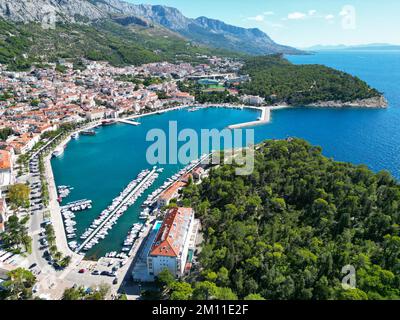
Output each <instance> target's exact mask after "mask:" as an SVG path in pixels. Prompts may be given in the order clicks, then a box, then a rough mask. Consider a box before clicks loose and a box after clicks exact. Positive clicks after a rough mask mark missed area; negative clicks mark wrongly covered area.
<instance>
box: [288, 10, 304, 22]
mask: <svg viewBox="0 0 400 320" xmlns="http://www.w3.org/2000/svg"><path fill="white" fill-rule="evenodd" d="M305 17H306V14H305V13H302V12H292V13H289V14H288V19H289V20H301V19H304V18H305Z"/></svg>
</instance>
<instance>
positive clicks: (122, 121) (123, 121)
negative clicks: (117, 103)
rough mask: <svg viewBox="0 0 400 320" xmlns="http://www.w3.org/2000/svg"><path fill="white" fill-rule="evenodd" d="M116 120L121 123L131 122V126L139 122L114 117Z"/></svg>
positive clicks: (137, 124)
mask: <svg viewBox="0 0 400 320" xmlns="http://www.w3.org/2000/svg"><path fill="white" fill-rule="evenodd" d="M116 121H117V122H121V123H126V124H131V125H133V126H139V125H140V122H136V121H132V120H129V119H116Z"/></svg>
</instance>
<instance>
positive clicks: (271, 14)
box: [263, 11, 275, 16]
mask: <svg viewBox="0 0 400 320" xmlns="http://www.w3.org/2000/svg"><path fill="white" fill-rule="evenodd" d="M263 14H264V16H273V15H274V14H275V12H273V11H265V12H264V13H263Z"/></svg>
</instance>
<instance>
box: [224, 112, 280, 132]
mask: <svg viewBox="0 0 400 320" xmlns="http://www.w3.org/2000/svg"><path fill="white" fill-rule="evenodd" d="M284 108H287V106H277V107H260V108H257V109H258V110H260V111H261V116H260V118H259V119H258V120H256V121H250V122H244V123H239V124H233V125H230V126H229V127H228V129H231V130H233V129H241V128H247V127H255V126H260V125H263V124H267V123H269V122H270V121H271V111H272V110H279V109H284Z"/></svg>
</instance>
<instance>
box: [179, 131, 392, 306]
mask: <svg viewBox="0 0 400 320" xmlns="http://www.w3.org/2000/svg"><path fill="white" fill-rule="evenodd" d="M185 198H186V200H185V202H186V203H185V205H189V204H191V205H193V206H194V208H195V210H196V213H197V216H198V217H200V219H201V221H202V224H203V230H204V238H205V243H204V245H203V248H202V251H201V254H200V258H199V260H200V264H201V266H202V268H204V270H203V272H202V273H201V276H199V277H198V278H196V279H195V281H196V282H197V283H198V282H199V281H200V283H202V282H201V281H204V280H207V281H211V282H213V283H215V284H216V285H217V287H229V288H230V289H232V291H233V292H234V293H236V294H237V296H238V297H239V298H244V297H246V296H247V297H258V298H261V297H263V298H265V299H399V298H400V237H399V230H400V228H399V222H400V208H399V205H400V186H399V184H398V183H397V182H396V181H395V180H394V178H392V177H391V176H390V175H389V174H388V173H386V172H380V173H378V174H374V173H373V172H371V171H370V170H368V169H367V168H366V167H364V166H354V165H352V164H347V163H340V162H335V161H333V160H330V159H327V158H325V157H324V156H322V155H321V149H320V148H318V147H313V146H311V145H309V144H308V143H306V142H305V141H303V140H296V139H295V140H292V141H268V142H265V143H264V144H263V145H262V146H261V148H260V150H259V151H257V152H256V164H255V170H254V173H253V174H252V175H250V176H246V177H242V176H236V175H235V171H234V166H232V165H224V166H222V167H220V168H218V169H216V170H213V171H212V172H211V175H210V178H208V179H206V180H205V181H204V182H203V183H202V184H201V185H200V186H195V185H192V186H190V187H188V188H187V189H186V190H185ZM346 265H352V266H354V267H355V269H356V275H357V289H354V290H349V291H345V290H343V289H342V286H341V279H342V278H343V277H344V274H342V273H341V270H342V268H343V267H344V266H346ZM207 283H208V286H209V287H210V283H209V282H207ZM249 295H250V296H249Z"/></svg>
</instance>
